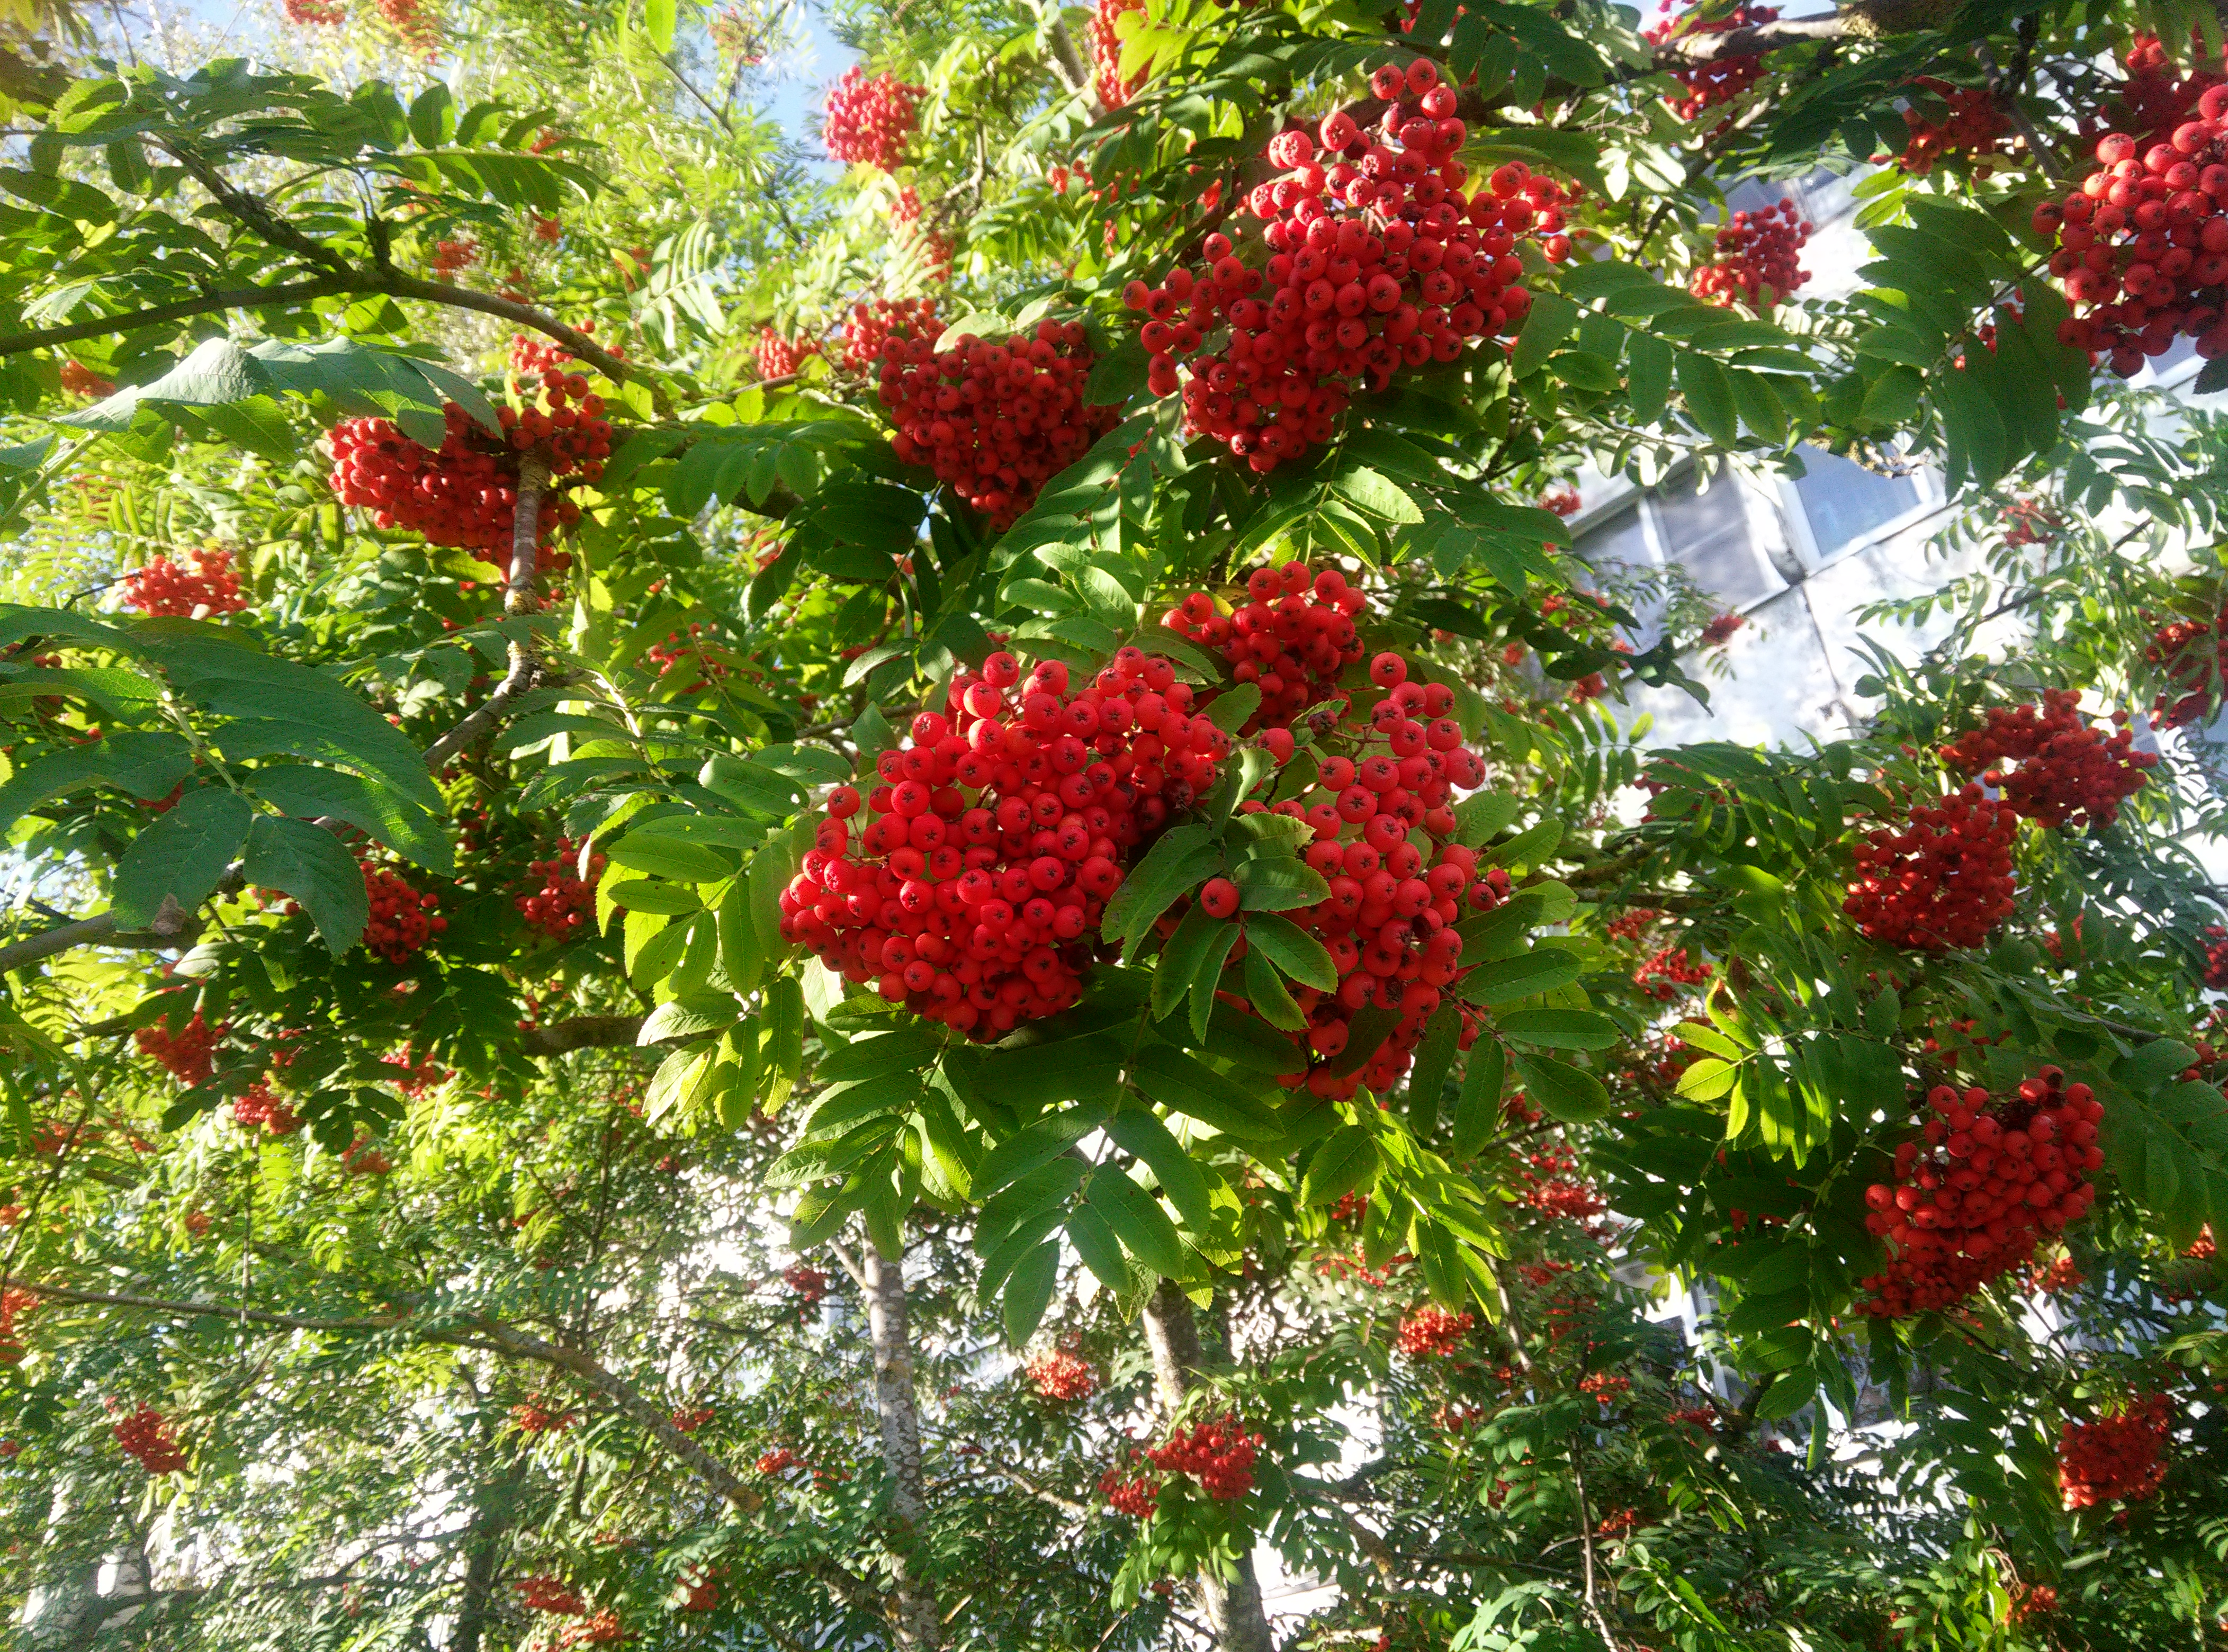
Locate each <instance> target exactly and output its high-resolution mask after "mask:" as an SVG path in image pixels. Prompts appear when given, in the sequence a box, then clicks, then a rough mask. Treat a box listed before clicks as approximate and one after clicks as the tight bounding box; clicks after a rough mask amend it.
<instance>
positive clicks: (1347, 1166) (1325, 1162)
mask: <svg viewBox="0 0 2228 1652" xmlns="http://www.w3.org/2000/svg"><path fill="white" fill-rule="evenodd" d="M1377 1167H1378V1155H1377V1140H1376V1138H1375V1137H1373V1136H1372V1135H1371V1134H1370V1133H1369V1131H1368V1130H1367V1129H1365V1128H1364V1127H1363V1126H1361V1125H1360V1124H1342V1125H1341V1126H1340V1127H1339V1128H1338V1129H1337V1130H1333V1131H1332V1132H1331V1133H1330V1135H1329V1136H1328V1137H1327V1138H1325V1140H1324V1142H1323V1143H1322V1146H1321V1147H1318V1148H1317V1149H1316V1150H1315V1155H1314V1156H1313V1157H1311V1158H1310V1159H1309V1161H1308V1169H1307V1174H1306V1175H1303V1176H1302V1177H1301V1178H1300V1202H1301V1203H1302V1204H1303V1205H1335V1204H1336V1203H1337V1202H1338V1201H1340V1200H1341V1199H1342V1198H1343V1197H1345V1196H1346V1195H1347V1194H1350V1193H1352V1192H1354V1190H1355V1189H1356V1188H1362V1189H1365V1190H1366V1189H1367V1188H1368V1186H1369V1185H1370V1184H1371V1183H1372V1182H1373V1181H1375V1180H1376V1179H1377Z"/></svg>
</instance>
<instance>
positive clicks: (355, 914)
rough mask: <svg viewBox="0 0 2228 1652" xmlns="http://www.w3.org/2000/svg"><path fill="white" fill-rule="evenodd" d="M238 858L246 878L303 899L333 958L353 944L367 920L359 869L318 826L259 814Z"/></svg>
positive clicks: (368, 907)
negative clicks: (241, 862)
mask: <svg viewBox="0 0 2228 1652" xmlns="http://www.w3.org/2000/svg"><path fill="white" fill-rule="evenodd" d="M242 861H243V863H244V867H245V869H246V874H247V880H248V882H250V883H252V884H255V885H257V886H259V887H262V888H266V889H282V890H284V891H285V893H288V894H290V895H291V896H293V897H294V899H295V900H298V901H300V902H301V903H302V909H303V910H304V912H308V913H309V914H310V921H311V922H312V923H314V924H315V925H317V933H318V934H319V935H321V936H322V937H323V938H324V943H325V945H326V946H327V948H329V949H330V951H332V952H333V953H334V954H335V955H336V956H337V955H338V954H340V953H343V952H345V951H348V950H349V948H350V947H351V946H354V945H355V944H356V942H357V940H358V939H359V938H361V937H362V934H363V926H364V925H366V924H368V923H369V922H370V921H371V902H370V900H369V898H368V896H367V895H366V894H365V893H364V887H363V868H362V867H360V866H358V865H357V864H356V862H355V856H354V855H350V854H349V852H348V850H347V849H346V848H343V847H342V844H341V841H340V839H338V838H336V837H335V836H333V835H332V834H331V833H330V832H329V831H326V830H324V829H323V828H321V827H317V826H311V825H310V824H308V823H306V822H303V821H298V820H279V819H277V818H275V817H274V816H270V815H259V816H256V817H255V822H254V823H253V825H252V826H250V827H249V828H248V831H247V848H246V854H245V855H243V856H242Z"/></svg>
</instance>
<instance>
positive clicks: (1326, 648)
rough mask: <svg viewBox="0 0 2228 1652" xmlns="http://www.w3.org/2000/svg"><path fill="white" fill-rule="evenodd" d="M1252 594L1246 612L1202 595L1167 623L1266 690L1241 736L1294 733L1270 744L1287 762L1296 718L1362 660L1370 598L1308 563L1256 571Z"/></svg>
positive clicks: (1249, 583) (1249, 579)
mask: <svg viewBox="0 0 2228 1652" xmlns="http://www.w3.org/2000/svg"><path fill="white" fill-rule="evenodd" d="M1245 595H1246V597H1247V599H1248V600H1247V602H1246V604H1245V606H1244V607H1242V608H1235V607H1233V608H1232V610H1231V611H1230V612H1229V613H1227V614H1225V613H1224V612H1222V611H1221V607H1220V605H1219V604H1217V603H1216V601H1215V599H1214V598H1213V596H1212V595H1210V594H1209V593H1208V592H1204V591H1194V592H1191V593H1190V594H1189V595H1188V596H1187V597H1185V598H1184V599H1183V600H1182V601H1181V602H1179V603H1178V604H1177V605H1175V607H1173V608H1171V609H1169V610H1168V612H1167V613H1166V614H1164V615H1162V618H1161V623H1162V624H1163V625H1166V626H1167V627H1168V629H1169V630H1170V631H1174V632H1175V633H1176V635H1178V636H1179V637H1189V638H1190V639H1191V640H1192V641H1193V642H1194V643H1197V644H1200V645H1201V646H1202V647H1205V648H1209V649H1213V650H1214V651H1215V652H1217V653H1219V654H1220V655H1221V656H1222V657H1223V658H1224V659H1225V660H1226V661H1227V662H1228V663H1229V664H1230V668H1231V673H1230V674H1231V676H1232V678H1233V679H1234V680H1235V681H1237V682H1251V683H1253V684H1255V685H1257V686H1258V688H1260V690H1261V703H1260V705H1259V707H1258V708H1257V709H1256V710H1255V711H1254V713H1253V714H1252V716H1251V717H1249V718H1248V719H1246V720H1245V725H1244V726H1243V727H1241V728H1240V730H1239V733H1246V734H1251V733H1254V732H1255V731H1256V730H1258V729H1264V728H1265V729H1271V730H1284V731H1287V732H1286V735H1285V739H1284V740H1282V741H1272V742H1271V745H1270V751H1271V755H1273V756H1275V757H1276V758H1277V760H1278V761H1279V762H1282V761H1284V759H1288V758H1289V757H1290V755H1291V742H1290V733H1289V729H1290V725H1291V723H1292V722H1293V721H1294V720H1295V719H1296V718H1297V717H1298V716H1299V715H1300V714H1302V713H1303V712H1304V711H1306V710H1307V708H1309V707H1310V706H1314V705H1319V704H1321V703H1322V701H1326V700H1328V699H1329V698H1330V697H1331V696H1332V695H1334V694H1335V693H1336V692H1337V689H1338V680H1339V678H1340V676H1341V675H1343V674H1344V672H1345V670H1346V669H1347V668H1348V666H1350V665H1354V664H1356V663H1359V662H1360V658H1361V635H1360V632H1359V631H1357V630H1356V629H1355V628H1354V620H1355V618H1356V617H1357V616H1358V615H1360V613H1361V611H1363V610H1364V609H1366V608H1367V607H1368V605H1369V598H1368V596H1367V594H1366V593H1365V592H1362V591H1361V590H1360V588H1359V587H1358V586H1348V584H1347V582H1346V575H1344V574H1343V573H1340V572H1339V571H1338V570H1337V569H1336V568H1325V569H1324V570H1323V571H1322V573H1312V574H1311V573H1309V569H1308V566H1307V564H1306V563H1304V562H1287V563H1285V564H1284V567H1281V568H1271V567H1261V568H1256V569H1254V570H1253V571H1252V573H1249V574H1247V575H1246V576H1245Z"/></svg>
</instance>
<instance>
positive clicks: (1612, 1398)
mask: <svg viewBox="0 0 2228 1652" xmlns="http://www.w3.org/2000/svg"><path fill="white" fill-rule="evenodd" d="M1578 1392H1579V1393H1582V1394H1591V1395H1592V1396H1593V1397H1594V1398H1595V1399H1598V1400H1600V1401H1601V1403H1602V1404H1603V1405H1614V1404H1616V1403H1617V1401H1618V1400H1620V1399H1623V1398H1624V1397H1625V1395H1627V1394H1629V1393H1631V1392H1632V1379H1631V1378H1630V1377H1620V1376H1617V1375H1614V1374H1612V1373H1610V1372H1607V1371H1590V1372H1588V1373H1586V1374H1585V1376H1583V1377H1580V1378H1579V1379H1578Z"/></svg>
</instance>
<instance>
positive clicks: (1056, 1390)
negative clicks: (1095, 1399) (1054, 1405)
mask: <svg viewBox="0 0 2228 1652" xmlns="http://www.w3.org/2000/svg"><path fill="white" fill-rule="evenodd" d="M1022 1370H1023V1374H1024V1375H1026V1376H1027V1377H1028V1380H1029V1386H1031V1387H1032V1388H1034V1389H1035V1390H1036V1392H1037V1398H1038V1399H1050V1400H1054V1401H1058V1402H1060V1403H1061V1404H1066V1403H1067V1402H1068V1401H1071V1400H1076V1399H1090V1398H1091V1394H1092V1390H1093V1389H1095V1388H1097V1387H1098V1377H1097V1376H1096V1375H1095V1374H1094V1373H1092V1369H1091V1367H1090V1364H1089V1362H1088V1361H1084V1360H1081V1359H1079V1358H1078V1357H1077V1356H1076V1355H1075V1354H1072V1353H1071V1352H1070V1351H1069V1350H1067V1349H1066V1348H1047V1349H1046V1350H1045V1351H1044V1352H1043V1353H1041V1354H1037V1355H1035V1356H1034V1358H1032V1359H1031V1360H1030V1361H1029V1362H1028V1365H1027V1366H1025V1367H1023V1368H1022Z"/></svg>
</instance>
